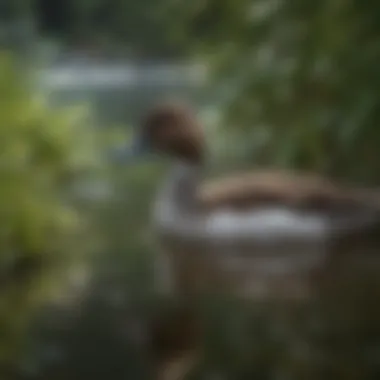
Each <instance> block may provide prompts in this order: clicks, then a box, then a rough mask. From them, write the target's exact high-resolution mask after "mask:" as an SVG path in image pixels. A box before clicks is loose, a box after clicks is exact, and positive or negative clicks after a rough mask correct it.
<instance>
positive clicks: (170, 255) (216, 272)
mask: <svg viewBox="0 0 380 380" xmlns="http://www.w3.org/2000/svg"><path fill="white" fill-rule="evenodd" d="M133 149H134V151H135V152H138V154H152V153H153V154H154V155H155V156H159V157H166V158H168V159H169V160H170V162H171V168H170V169H169V172H168V174H167V176H166V178H165V179H164V180H163V183H162V185H161V187H160V188H159V189H158V191H157V194H156V198H155V202H154V205H153V207H152V219H151V222H152V231H153V232H154V235H155V238H156V239H155V240H156V242H157V243H158V245H157V246H158V247H159V249H158V251H159V252H160V254H158V255H157V268H159V269H158V273H159V275H161V277H163V279H162V280H161V281H158V284H157V287H159V288H160V287H161V285H160V284H162V283H163V282H165V285H164V286H163V288H165V290H164V292H166V293H165V294H170V295H176V296H178V297H179V299H181V300H182V301H183V302H184V303H185V304H186V305H189V304H191V302H192V301H191V300H192V299H193V298H192V297H194V295H199V294H213V293H215V292H217V293H224V292H226V293H228V294H233V295H236V296H239V297H243V298H244V299H247V298H248V299H249V300H256V299H263V298H264V299H268V298H270V297H275V298H276V297H277V298H278V297H280V298H281V299H286V300H300V299H301V300H303V299H305V298H307V297H309V296H310V279H313V278H314V277H315V276H314V274H315V273H317V274H319V273H320V272H321V270H322V269H323V268H325V267H326V266H327V263H330V262H334V260H332V258H333V257H340V255H339V254H337V252H340V251H341V250H342V247H343V246H344V245H345V246H346V247H352V246H353V243H354V242H356V241H360V240H361V239H364V237H365V236H367V235H368V234H371V233H372V232H373V231H376V229H377V228H378V226H379V224H380V193H379V191H377V190H371V189H362V188H358V187H355V186H348V185H344V184H341V183H337V182H336V181H333V180H331V179H328V178H325V177H322V176H319V175H317V174H314V173H306V172H303V173H301V172H295V171H285V170H274V169H266V170H264V169H263V170H252V171H250V172H242V173H236V174H233V175H231V176H228V177H224V178H217V179H212V180H205V179H204V173H205V169H206V167H207V153H208V147H207V142H206V138H205V133H204V130H203V128H202V125H201V123H200V121H199V118H198V117H197V115H196V112H195V111H194V110H193V108H192V107H191V106H190V105H188V104H186V103H183V102H178V101H174V102H173V101H169V102H162V103H158V104H156V105H155V106H153V107H152V108H151V109H149V110H148V112H147V113H146V115H145V117H144V120H143V121H142V123H141V126H140V128H139V130H138V132H137V133H136V138H135V143H134V148H133ZM359 252H360V249H359V250H358V251H355V254H354V256H355V255H360V253H359ZM347 256H348V255H344V258H343V260H340V261H339V260H338V262H339V263H340V264H341V263H342V262H344V261H345V260H347V258H346V257H347ZM164 268H166V269H165V270H164ZM316 277H318V276H316ZM168 278H170V281H168ZM186 300H187V301H188V302H187V301H186ZM186 302H187V303H186ZM186 315H187V316H188V318H187V323H186V324H184V323H182V322H181V321H182V319H181V318H179V320H180V321H179V323H178V324H176V323H174V322H172V320H173V319H172V318H170V317H168V318H166V321H171V322H167V323H158V324H156V325H155V331H154V332H152V339H153V341H155V342H161V343H162V342H166V343H167V342H168V339H166V338H165V336H167V335H168V336H170V337H171V338H170V339H169V340H170V342H171V343H170V345H168V344H166V345H165V349H162V347H161V346H160V347H161V348H159V347H158V346H157V344H156V346H157V347H156V351H157V352H158V351H160V352H165V355H164V356H165V358H163V356H162V355H158V356H160V358H161V359H160V360H161V362H162V363H164V365H161V364H160V365H159V367H160V373H161V374H163V373H165V374H167V373H169V372H171V373H173V372H174V373H176V375H175V376H174V377H173V376H172V375H170V376H169V375H165V376H159V378H161V379H164V378H165V379H169V378H178V379H179V378H183V376H182V375H183V374H184V373H185V372H186V371H185V370H184V368H186V369H188V363H189V362H190V363H194V352H197V350H196V349H195V347H199V346H201V343H200V341H201V340H202V333H201V332H200V331H199V330H197V329H194V328H192V327H193V325H196V324H197V320H196V319H197V317H196V315H195V313H194V310H187V314H186ZM190 316H191V317H190ZM162 320H165V318H163V319H162ZM162 320H161V322H162ZM168 325H169V328H168ZM162 326H166V327H165V328H163V327H162ZM170 326H177V327H178V328H177V329H176V331H175V332H174V331H171V328H170ZM189 326H190V327H189ZM191 326H192V327H191ZM173 328H174V327H173ZM152 331H153V330H152ZM189 331H191V334H188V332H189ZM165 334H166V335H165ZM189 336H190V337H191V339H187V338H189ZM155 337H156V338H155ZM157 337H159V338H157ZM163 337H164V338H163ZM184 341H186V342H189V341H191V342H192V343H191V344H188V346H186V344H185V345H184ZM169 346H170V347H169ZM180 348H181V349H180ZM178 352H181V355H182V356H181V358H182V359H181V360H179V359H178ZM156 356H157V355H156ZM173 358H176V359H175V360H174V359H173ZM183 363H187V364H186V365H185V364H183ZM163 368H165V370H163ZM173 368H174V369H173ZM179 368H180V369H182V375H181V376H180V375H178V373H181V370H179Z"/></svg>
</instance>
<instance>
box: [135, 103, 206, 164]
mask: <svg viewBox="0 0 380 380" xmlns="http://www.w3.org/2000/svg"><path fill="white" fill-rule="evenodd" d="M136 143H137V147H138V149H139V151H140V152H146V151H151V152H155V153H158V154H162V155H166V156H169V157H172V158H174V159H176V160H180V161H184V162H187V163H190V164H200V163H201V162H202V161H203V157H204V154H205V140H204V134H203V131H202V128H201V126H200V124H199V122H198V120H197V117H196V114H195V112H194V111H193V110H192V109H191V108H190V107H189V106H188V105H186V104H182V103H175V102H167V103H162V104H158V105H156V106H155V107H153V108H152V109H150V110H149V111H148V113H147V114H146V116H145V118H144V120H143V123H142V125H141V127H140V130H139V132H138V136H137V141H136Z"/></svg>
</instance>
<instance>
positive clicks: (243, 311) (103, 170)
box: [0, 0, 380, 380]
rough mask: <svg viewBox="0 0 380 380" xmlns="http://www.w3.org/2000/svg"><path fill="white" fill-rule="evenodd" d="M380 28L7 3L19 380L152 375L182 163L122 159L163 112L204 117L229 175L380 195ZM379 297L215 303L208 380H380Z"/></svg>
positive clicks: (204, 4)
mask: <svg viewBox="0 0 380 380" xmlns="http://www.w3.org/2000/svg"><path fill="white" fill-rule="evenodd" d="M379 20H380V3H379V2H376V1H370V0H319V1H308V0H192V1H179V0H139V1H137V0H54V1H53V0H2V1H1V2H0V47H1V51H0V145H1V148H0V194H1V196H0V221H1V229H0V246H1V251H0V282H1V287H0V378H1V380H3V379H4V380H16V379H30V380H31V379H33V380H42V379H44V380H45V379H46V380H68V379H92V380H94V379H103V378H112V379H144V378H147V379H149V378H150V377H149V371H147V365H146V363H147V353H146V352H145V349H144V344H142V343H141V339H140V337H139V331H140V330H139V329H141V328H142V326H143V325H144V321H145V320H147V319H149V316H150V315H152V314H153V313H154V312H155V310H156V309H157V308H160V302H158V300H157V297H156V296H155V289H154V284H153V276H152V274H153V256H152V255H154V249H152V247H151V246H150V243H149V239H150V238H149V235H148V233H149V231H147V226H148V225H149V223H148V221H149V214H148V212H149V209H150V205H151V200H152V197H153V195H154V192H155V189H156V185H157V183H158V182H159V181H160V178H161V177H162V174H163V172H164V170H165V167H164V164H161V163H159V162H142V163H141V162H137V161H136V162H134V160H133V157H132V158H131V157H129V158H128V160H127V161H126V160H124V159H123V157H121V156H120V155H119V154H118V152H119V151H120V148H122V147H124V146H126V144H128V142H129V140H130V138H131V136H132V134H133V131H134V129H135V128H138V121H139V119H140V118H141V116H142V114H143V113H144V111H145V110H146V109H147V108H148V107H149V106H150V105H151V104H152V103H154V102H155V101H157V100H158V99H162V98H163V97H165V96H171V97H183V98H185V99H189V100H191V101H192V102H193V103H194V104H195V105H196V106H197V107H198V109H199V112H200V116H201V118H202V120H203V122H204V125H205V128H206V131H207V134H209V137H210V141H211V142H212V145H211V148H212V149H211V151H212V162H213V165H212V168H213V169H212V170H213V171H214V172H215V173H221V172H230V171H231V170H233V169H234V168H254V167H256V166H260V165H271V166H275V167H291V168H300V169H311V170H314V171H317V172H319V173H323V174H328V175H331V176H334V177H336V178H342V179H346V180H349V181H356V182H360V183H361V184H371V185H378V184H379V181H380V159H379V152H378V149H379V147H380V128H379V127H378V126H377V125H378V124H379V122H380V70H379V62H380V24H379ZM359 290H360V291H358V286H354V287H353V289H351V290H349V291H347V290H346V291H344V292H342V293H340V295H339V297H338V298H335V299H331V297H330V298H329V297H325V298H324V299H323V302H322V301H321V302H320V303H318V304H315V305H314V304H313V305H309V306H308V307H307V308H303V309H291V308H290V307H287V306H286V305H285V306H283V307H282V308H279V309H276V310H275V312H273V310H272V311H270V310H269V311H268V308H265V307H263V305H251V306H247V305H240V304H239V303H238V302H237V301H234V300H221V299H215V300H210V301H209V302H208V303H207V306H204V308H205V311H207V312H205V315H207V320H208V330H207V335H208V336H209V339H208V343H207V349H206V355H205V361H204V363H203V364H202V366H201V367H202V368H199V373H198V374H195V375H194V376H195V377H196V378H199V379H201V378H204V379H211V378H212V379H260V380H264V379H268V380H272V379H273V380H278V379H308V380H312V379H315V380H319V379H334V380H337V379H347V380H348V379H349V380H354V379H355V380H356V379H357V380H359V379H360V380H364V379H371V380H372V379H373V380H375V379H380V307H379V305H380V303H379V301H380V296H379V295H377V293H379V287H378V286H375V285H373V284H372V285H371V286H367V287H366V286H364V285H363V287H361V288H360V289H359ZM351 296H352V297H351ZM337 299H338V300H339V302H337ZM206 309H207V310H206ZM290 309H291V311H290ZM279 315H282V316H283V320H286V321H287V324H286V325H287V326H288V328H285V329H284V324H283V323H279V319H278V316H279ZM273 316H276V319H274V318H273Z"/></svg>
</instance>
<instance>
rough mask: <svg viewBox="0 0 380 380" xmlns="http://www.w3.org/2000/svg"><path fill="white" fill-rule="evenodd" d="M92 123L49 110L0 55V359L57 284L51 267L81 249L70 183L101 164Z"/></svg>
mask: <svg viewBox="0 0 380 380" xmlns="http://www.w3.org/2000/svg"><path fill="white" fill-rule="evenodd" d="M88 127H89V126H88V123H87V121H86V117H85V114H83V110H81V109H51V108H50V107H49V106H48V105H47V103H46V100H45V99H44V98H43V97H42V96H41V94H38V93H36V91H35V90H33V89H32V87H31V81H30V76H29V75H27V74H26V73H25V72H23V71H20V70H18V68H17V65H16V63H15V61H14V60H13V59H12V58H11V57H9V56H8V55H6V54H4V53H2V54H1V55H0V226H1V229H0V363H1V362H3V360H8V359H10V358H11V357H12V355H13V354H14V353H15V350H16V347H18V344H19V338H21V337H22V336H23V331H24V329H25V328H26V326H27V322H28V321H29V320H30V317H31V314H32V311H33V310H35V309H36V307H37V306H38V305H40V303H41V301H43V300H44V299H45V300H46V297H47V294H48V293H49V292H50V293H51V291H52V290H54V289H53V288H54V286H57V283H58V282H59V281H58V278H59V277H57V273H54V276H53V277H56V279H55V280H54V281H53V279H52V272H51V271H49V270H47V266H48V265H50V263H52V264H57V265H58V266H61V267H63V266H64V264H65V260H66V259H67V258H69V257H70V256H72V255H78V256H80V255H81V252H80V251H81V249H82V248H83V245H81V244H78V241H77V240H78V237H79V236H82V238H83V237H84V236H83V235H81V234H82V232H84V231H85V229H86V228H87V223H86V219H84V215H82V214H81V213H80V212H79V210H78V209H77V208H76V207H74V206H75V204H74V202H73V199H72V196H71V195H70V192H69V189H70V184H71V180H72V178H74V177H75V174H76V173H77V172H78V171H82V172H83V171H85V170H87V169H89V170H90V171H91V170H93V169H96V168H97V167H98V165H99V163H98V162H97V161H99V160H98V159H97V158H96V156H95V153H96V152H97V147H98V144H97V139H96V135H95V133H94V131H92V130H91V129H90V128H88ZM74 238H75V239H74ZM74 241H76V243H75V244H74ZM82 253H83V252H82ZM52 281H53V282H52ZM54 284H55V285H54Z"/></svg>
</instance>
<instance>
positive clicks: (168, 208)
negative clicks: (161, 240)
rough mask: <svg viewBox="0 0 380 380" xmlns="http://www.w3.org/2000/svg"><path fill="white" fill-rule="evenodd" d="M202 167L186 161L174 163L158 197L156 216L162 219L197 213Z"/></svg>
mask: <svg viewBox="0 0 380 380" xmlns="http://www.w3.org/2000/svg"><path fill="white" fill-rule="evenodd" d="M201 169H202V168H201V165H194V164H192V163H187V162H185V161H177V162H176V163H175V164H174V165H173V168H172V169H171V170H170V173H169V175H168V177H167V179H166V181H165V183H164V186H163V188H162V189H161V191H160V193H159V195H158V199H157V210H156V212H157V215H156V216H157V217H158V218H159V219H160V220H163V219H165V220H167V218H169V219H172V218H174V219H177V218H178V217H181V216H185V217H186V216H190V215H191V214H193V213H196V210H197V189H198V185H199V178H200V172H201ZM162 218H163V219H162Z"/></svg>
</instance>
